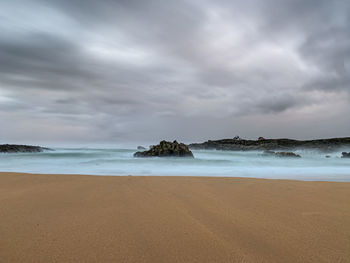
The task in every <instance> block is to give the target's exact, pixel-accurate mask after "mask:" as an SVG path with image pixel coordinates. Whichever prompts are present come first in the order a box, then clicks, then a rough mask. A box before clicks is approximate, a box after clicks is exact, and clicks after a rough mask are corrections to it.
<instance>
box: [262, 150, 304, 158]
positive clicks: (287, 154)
mask: <svg viewBox="0 0 350 263" xmlns="http://www.w3.org/2000/svg"><path fill="white" fill-rule="evenodd" d="M262 155H263V156H276V157H289V158H300V157H301V156H300V155H299V154H295V153H293V152H274V151H271V150H267V151H264V152H263V154H262Z"/></svg>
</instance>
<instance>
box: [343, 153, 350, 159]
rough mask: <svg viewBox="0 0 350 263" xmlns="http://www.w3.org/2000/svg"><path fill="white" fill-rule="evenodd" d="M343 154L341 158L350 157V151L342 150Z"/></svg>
mask: <svg viewBox="0 0 350 263" xmlns="http://www.w3.org/2000/svg"><path fill="white" fill-rule="evenodd" d="M341 155H342V156H341V158H350V152H348V153H347V152H342V153H341Z"/></svg>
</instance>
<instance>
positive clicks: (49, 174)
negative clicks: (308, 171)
mask: <svg viewBox="0 0 350 263" xmlns="http://www.w3.org/2000/svg"><path fill="white" fill-rule="evenodd" d="M11 174H13V175H34V176H38V175H40V176H92V177H135V178H143V177H146V178H147V177H149V178H162V177H164V178H167V177H174V178H177V177H179V178H209V179H210V178H213V179H215V178H217V179H228V178H232V179H244V180H245V179H247V180H269V181H270V180H271V181H291V182H310V183H312V182H315V183H347V184H350V181H346V180H344V181H334V180H332V181H331V180H327V179H324V180H320V179H319V180H313V179H289V178H286V179H284V178H264V177H238V176H224V175H222V176H221V175H220V176H212V175H193V176H189V175H132V174H129V175H118V174H110V175H109V174H81V173H31V172H28V173H27V172H7V171H0V176H1V175H11Z"/></svg>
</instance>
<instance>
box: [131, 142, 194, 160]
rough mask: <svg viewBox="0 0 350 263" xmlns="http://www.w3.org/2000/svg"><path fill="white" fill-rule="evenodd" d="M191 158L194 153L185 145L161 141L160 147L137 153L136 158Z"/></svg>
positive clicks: (155, 146) (152, 147)
mask: <svg viewBox="0 0 350 263" xmlns="http://www.w3.org/2000/svg"><path fill="white" fill-rule="evenodd" d="M156 156H158V157H191V158H193V153H192V152H191V151H190V150H189V149H188V147H187V146H186V145H185V144H183V143H178V142H177V141H173V142H167V141H161V142H160V143H159V144H158V145H153V146H151V148H150V149H149V150H148V151H144V152H136V153H134V157H156Z"/></svg>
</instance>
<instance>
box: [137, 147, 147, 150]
mask: <svg viewBox="0 0 350 263" xmlns="http://www.w3.org/2000/svg"><path fill="white" fill-rule="evenodd" d="M137 150H146V148H145V147H143V146H137Z"/></svg>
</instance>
